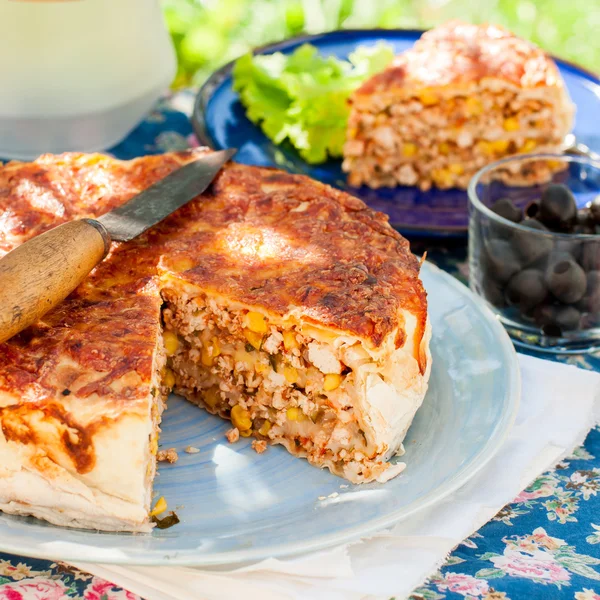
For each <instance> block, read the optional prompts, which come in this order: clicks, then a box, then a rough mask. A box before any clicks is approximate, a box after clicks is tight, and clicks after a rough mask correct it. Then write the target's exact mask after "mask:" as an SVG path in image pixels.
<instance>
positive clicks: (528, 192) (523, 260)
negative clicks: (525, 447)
mask: <svg viewBox="0 0 600 600" xmlns="http://www.w3.org/2000/svg"><path fill="white" fill-rule="evenodd" d="M540 169H541V171H540ZM533 172H537V173H540V172H544V173H545V174H546V175H547V181H546V182H545V183H542V184H536V185H515V184H514V183H513V184H507V183H505V181H504V179H505V177H506V174H507V173H508V174H511V176H515V175H517V176H519V175H523V177H522V179H523V180H526V179H527V178H528V176H530V175H531V174H532V173H533ZM551 184H562V185H564V186H566V187H567V188H569V190H570V191H571V193H572V194H573V197H574V198H575V202H576V204H577V208H578V216H577V219H578V223H579V225H578V228H577V229H578V231H579V232H578V233H560V232H557V231H556V230H554V231H548V230H545V231H544V230H538V229H534V228H531V227H530V226H526V225H523V224H522V222H520V223H519V222H513V221H511V220H508V219H507V218H504V217H501V216H499V215H498V214H497V213H496V212H494V211H492V210H491V209H490V207H491V206H493V205H494V204H495V203H496V202H497V201H498V200H500V199H508V200H510V201H511V202H512V204H513V205H514V206H515V207H517V208H518V209H521V210H522V211H523V214H524V216H525V217H527V215H529V216H534V217H535V216H537V217H538V218H540V215H539V205H537V204H536V203H538V202H539V199H540V197H541V195H542V193H543V192H544V190H545V189H546V188H547V187H548V186H549V185H551ZM468 194H469V272H470V286H471V290H472V291H473V292H475V293H476V294H477V295H478V296H481V297H482V298H483V299H484V300H485V302H486V303H487V304H488V306H489V307H490V308H491V309H492V311H493V312H494V313H495V314H496V315H497V317H498V318H499V319H500V321H501V322H502V323H503V324H504V326H505V327H506V329H507V331H508V333H509V335H510V336H511V338H512V339H513V341H514V343H515V344H516V345H518V346H523V347H526V348H529V349H533V350H538V351H546V352H555V353H581V352H589V351H593V350H597V349H599V348H600V235H597V234H596V231H597V232H598V233H600V227H598V228H597V229H596V226H595V224H594V222H593V218H592V216H591V214H590V211H589V206H590V204H591V202H592V200H594V198H596V197H597V196H600V162H595V161H593V160H591V159H589V158H584V157H578V156H567V155H552V154H539V155H523V156H518V157H511V158H506V159H503V160H499V161H497V162H494V163H491V164H489V165H488V166H486V167H484V168H483V169H481V170H480V171H479V172H478V173H477V174H476V175H475V176H474V177H473V179H472V180H471V182H470V184H469V188H468ZM503 202H506V200H503ZM586 208H587V209H588V210H587V211H586V210H581V209H586ZM536 213H537V214H536ZM598 222H599V223H600V220H599V221H598ZM526 223H529V224H530V225H531V221H526ZM534 225H535V223H534ZM557 227H560V225H559V226H555V227H554V229H556V228H557ZM582 231H584V232H585V233H582Z"/></svg>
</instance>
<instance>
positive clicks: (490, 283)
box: [481, 275, 506, 308]
mask: <svg viewBox="0 0 600 600" xmlns="http://www.w3.org/2000/svg"><path fill="white" fill-rule="evenodd" d="M481 292H482V294H483V297H484V298H485V299H486V300H487V301H488V302H489V303H490V304H491V305H493V306H495V307H496V308H503V307H504V306H506V302H505V300H504V288H503V286H502V284H501V283H500V282H498V281H497V280H496V279H494V278H493V277H490V276H489V275H484V276H483V278H482V281H481Z"/></svg>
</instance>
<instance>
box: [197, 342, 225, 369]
mask: <svg viewBox="0 0 600 600" xmlns="http://www.w3.org/2000/svg"><path fill="white" fill-rule="evenodd" d="M219 354H221V347H220V346H219V340H217V338H215V337H214V338H212V340H211V341H210V342H208V343H207V344H204V346H202V352H201V356H200V358H201V360H202V364H203V365H204V366H205V367H212V365H213V363H214V362H215V358H217V356H219Z"/></svg>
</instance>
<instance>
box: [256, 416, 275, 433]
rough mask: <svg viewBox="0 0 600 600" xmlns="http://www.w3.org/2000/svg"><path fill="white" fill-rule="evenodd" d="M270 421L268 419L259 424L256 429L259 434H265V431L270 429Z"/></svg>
mask: <svg viewBox="0 0 600 600" xmlns="http://www.w3.org/2000/svg"><path fill="white" fill-rule="evenodd" d="M271 426H272V423H271V421H269V420H268V419H267V420H266V421H265V422H264V423H263V424H262V425H261V426H260V429H259V430H258V433H260V435H267V433H269V431H270V429H271Z"/></svg>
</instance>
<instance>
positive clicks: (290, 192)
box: [0, 150, 431, 531]
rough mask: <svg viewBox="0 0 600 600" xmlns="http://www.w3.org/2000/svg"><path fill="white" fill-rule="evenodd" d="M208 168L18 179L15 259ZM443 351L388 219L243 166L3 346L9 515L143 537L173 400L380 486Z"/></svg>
mask: <svg viewBox="0 0 600 600" xmlns="http://www.w3.org/2000/svg"><path fill="white" fill-rule="evenodd" d="M197 152H202V150H200V151H189V152H182V153H176V154H168V155H164V156H151V157H144V158H140V159H136V160H134V161H130V162H120V161H116V160H114V159H111V158H109V157H104V156H101V155H81V154H66V155H61V156H44V157H41V158H40V159H38V160H37V161H35V162H34V163H29V164H25V163H9V164H8V165H6V166H5V167H3V168H1V169H0V212H1V213H2V214H3V215H4V217H3V219H2V220H1V221H0V250H2V251H3V252H6V251H9V250H10V249H11V248H13V247H15V246H16V245H18V244H19V243H20V242H22V241H24V240H25V239H27V238H28V237H31V236H33V235H36V234H38V233H41V232H42V231H44V230H47V229H49V228H50V227H52V226H54V225H57V224H59V223H62V222H64V221H67V220H69V219H73V218H78V217H83V216H97V215H99V214H102V213H103V212H105V211H107V210H109V209H110V208H112V207H114V206H116V205H119V204H121V203H123V202H125V201H126V200H127V199H129V198H130V197H131V196H132V195H134V194H135V193H137V192H139V191H140V190H142V189H144V188H145V187H147V186H148V185H150V184H151V183H153V182H154V181H156V180H158V179H160V178H162V177H164V176H165V175H166V174H167V173H169V172H170V171H172V170H173V169H175V168H177V167H178V166H179V165H181V164H183V163H185V162H187V161H189V160H193V159H194V158H195V157H196V156H197ZM163 303H164V304H163ZM161 310H162V321H163V322H164V325H165V327H164V331H163V327H162V325H161ZM429 335H430V333H429V325H428V319H427V302H426V295H425V292H424V289H423V286H422V284H421V281H420V279H419V263H418V261H417V259H416V258H415V257H414V256H413V255H412V254H411V253H410V250H409V247H408V243H407V242H406V240H404V239H403V238H402V237H401V236H400V235H399V234H397V233H396V232H395V231H394V230H393V229H392V228H391V227H390V226H389V225H388V223H387V220H386V219H385V217H384V216H383V215H381V214H379V213H376V212H374V211H371V210H370V209H368V208H367V207H366V206H365V205H364V204H363V203H362V202H360V201H359V200H357V199H355V198H353V197H351V196H348V195H347V194H344V193H342V192H339V191H336V190H334V189H332V188H330V187H327V186H325V185H322V184H319V183H317V182H315V181H312V180H310V179H308V178H306V177H303V176H298V175H288V174H285V173H282V172H280V171H276V170H271V169H265V168H258V167H248V166H243V165H237V164H233V163H230V164H228V165H227V166H226V167H225V168H224V169H223V170H222V172H221V174H220V175H219V176H218V178H217V179H216V180H215V182H214V183H213V185H212V186H211V188H210V189H209V190H208V191H207V192H206V193H205V194H204V195H202V196H200V197H198V198H197V199H195V200H194V201H192V202H190V203H189V204H187V205H186V206H184V207H183V208H182V209H180V210H179V211H177V212H176V213H174V214H173V215H172V216H171V217H169V218H168V219H167V220H165V221H163V222H162V223H160V224H159V225H157V226H156V227H154V228H153V229H151V230H150V231H149V232H147V233H146V234H144V235H143V236H141V237H140V238H137V239H136V240H133V241H132V242H129V243H127V244H114V245H113V248H112V250H111V253H110V255H109V256H108V258H107V259H106V260H105V261H104V262H103V263H102V264H101V265H100V266H99V267H98V268H97V269H96V270H95V271H94V272H93V273H92V274H91V275H90V277H89V278H88V279H87V280H86V281H85V282H84V283H83V284H82V285H81V286H80V287H79V288H78V289H77V290H76V291H75V292H74V293H73V294H72V295H71V296H70V297H69V298H68V299H67V300H66V301H65V302H64V303H63V304H62V305H61V306H60V307H59V308H58V309H57V310H55V311H54V312H52V313H50V314H49V315H47V316H46V317H45V318H44V319H43V320H42V321H41V322H39V323H38V324H36V325H35V326H34V327H32V328H30V329H28V330H26V331H25V332H23V333H22V334H20V335H19V336H17V337H15V338H13V339H12V340H10V341H9V342H7V343H5V344H2V345H0V509H2V510H4V511H5V512H9V513H15V514H24V515H34V516H36V517H40V518H43V519H46V520H48V521H50V522H52V523H56V524H59V525H67V526H79V527H89V528H98V529H103V530H130V531H147V530H148V529H149V527H150V525H149V519H148V510H149V504H150V497H151V485H152V480H153V477H154V473H155V460H156V458H155V457H156V449H157V440H158V434H159V422H160V415H161V412H162V409H163V398H164V397H165V396H166V394H167V393H168V391H169V389H170V388H172V387H173V386H174V388H175V391H176V392H178V393H180V394H182V395H183V396H185V397H186V398H188V399H189V400H191V401H192V402H194V403H196V404H199V405H200V406H203V407H205V408H206V409H208V410H209V411H210V412H212V413H216V414H219V415H221V416H222V417H225V418H228V419H231V421H232V428H233V429H234V431H237V434H239V435H242V436H254V437H256V438H258V439H259V440H260V441H261V443H264V442H262V440H264V441H271V442H274V443H281V444H283V445H285V447H286V448H287V449H288V450H289V451H290V452H291V453H292V454H295V455H297V456H302V457H306V458H307V459H308V460H309V461H310V462H311V463H312V464H314V465H316V466H319V467H327V468H329V469H330V470H331V471H332V472H333V473H336V474H338V475H341V476H343V477H346V478H347V479H349V480H350V481H353V482H357V483H358V482H366V481H374V480H377V481H385V480H387V479H389V478H390V477H393V476H394V475H396V474H397V473H398V472H400V471H401V470H402V468H403V464H402V463H397V464H391V463H389V462H388V459H389V458H390V457H391V456H392V455H394V454H395V453H398V452H399V451H401V448H402V440H403V438H404V436H405V434H406V431H407V429H408V427H409V425H410V423H411V421H412V419H413V417H414V414H415V412H416V410H417V409H418V407H419V406H420V404H421V402H422V400H423V397H424V394H425V391H426V388H427V381H428V377H429V371H430V365H431V359H430V355H429ZM258 460H260V459H258Z"/></svg>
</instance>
